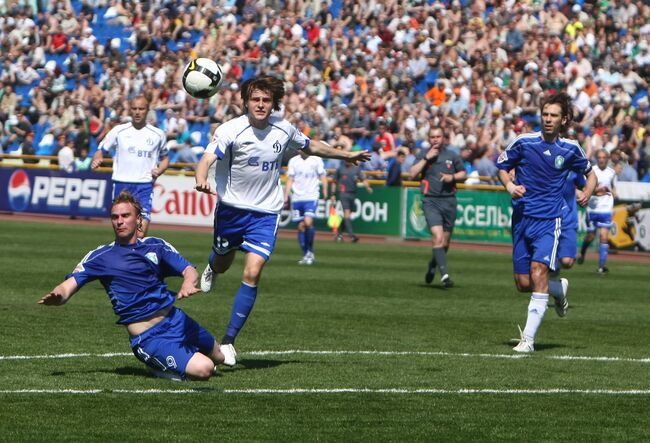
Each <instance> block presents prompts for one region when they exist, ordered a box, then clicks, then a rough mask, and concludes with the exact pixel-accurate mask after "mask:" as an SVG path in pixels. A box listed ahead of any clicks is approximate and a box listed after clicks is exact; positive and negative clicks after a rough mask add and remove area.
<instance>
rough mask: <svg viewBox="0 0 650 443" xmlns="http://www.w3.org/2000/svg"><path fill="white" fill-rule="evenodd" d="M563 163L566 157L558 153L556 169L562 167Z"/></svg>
mask: <svg viewBox="0 0 650 443" xmlns="http://www.w3.org/2000/svg"><path fill="white" fill-rule="evenodd" d="M562 165H564V157H562V156H561V155H558V156H557V157H555V169H562Z"/></svg>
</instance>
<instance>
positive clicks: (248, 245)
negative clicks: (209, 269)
mask: <svg viewBox="0 0 650 443" xmlns="http://www.w3.org/2000/svg"><path fill="white" fill-rule="evenodd" d="M279 221H280V215H279V214H272V213H266V212H257V211H251V210H250V209H240V208H235V207H233V206H228V205H224V204H223V203H220V204H217V208H216V210H215V216H214V239H213V246H212V249H213V250H214V252H215V254H217V255H226V254H228V253H229V252H230V251H232V250H233V249H237V248H238V249H241V250H242V251H246V252H253V253H255V254H257V255H259V256H261V257H262V258H264V260H268V259H269V257H270V256H271V253H272V252H273V249H274V248H275V238H276V236H277V233H278V222H279Z"/></svg>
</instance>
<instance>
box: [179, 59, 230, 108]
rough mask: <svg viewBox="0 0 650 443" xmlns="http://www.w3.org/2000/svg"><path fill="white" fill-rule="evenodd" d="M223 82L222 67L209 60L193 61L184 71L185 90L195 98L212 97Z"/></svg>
mask: <svg viewBox="0 0 650 443" xmlns="http://www.w3.org/2000/svg"><path fill="white" fill-rule="evenodd" d="M221 82H223V71H222V70H221V66H219V64H218V63H217V62H215V61H214V60H210V59H209V58H197V59H196V60H191V61H190V62H189V63H188V64H187V66H185V69H184V70H183V88H185V90H186V91H187V93H188V94H190V95H191V96H192V97H195V98H208V97H212V96H213V95H214V94H216V93H217V91H218V90H219V86H220V85H221Z"/></svg>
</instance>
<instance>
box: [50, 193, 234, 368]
mask: <svg viewBox="0 0 650 443" xmlns="http://www.w3.org/2000/svg"><path fill="white" fill-rule="evenodd" d="M141 214H142V208H141V207H140V203H139V202H138V201H137V200H136V199H135V198H134V197H133V196H132V195H131V194H130V193H129V192H128V191H126V190H124V191H122V192H121V193H120V195H118V196H117V198H116V199H114V200H113V204H112V205H111V223H112V225H113V231H115V241H114V242H112V243H110V244H108V245H104V246H100V247H99V248H97V249H95V250H93V251H90V252H89V253H88V254H87V255H86V256H85V257H84V258H83V260H81V262H80V263H79V264H78V265H77V267H76V268H75V269H74V271H72V272H71V273H70V274H68V275H67V276H66V280H64V281H63V282H62V283H60V284H59V285H58V286H56V287H55V288H54V289H52V290H51V291H50V292H49V293H47V294H45V295H44V296H43V297H42V298H41V299H40V300H39V301H38V303H39V304H42V305H50V306H59V305H63V304H65V303H66V302H67V301H68V300H70V297H72V296H73V295H74V294H75V293H76V292H77V291H78V290H79V289H80V288H81V287H82V286H84V285H85V284H86V283H88V282H91V281H93V280H97V279H99V281H101V283H102V285H103V286H104V288H105V289H106V293H107V294H108V296H109V297H110V299H111V303H112V305H113V311H114V312H115V314H116V315H118V316H119V320H118V321H117V323H118V324H121V325H125V326H126V330H127V331H128V332H129V335H130V336H131V348H132V350H133V353H134V354H135V356H136V357H137V358H138V359H139V360H141V361H142V362H144V363H145V364H146V365H147V366H149V367H150V368H151V370H152V371H153V372H154V373H155V374H156V375H158V376H159V377H164V378H172V379H185V378H191V379H199V380H207V379H208V378H210V376H211V375H212V374H213V372H214V367H215V364H220V363H222V362H223V355H222V354H221V351H220V350H219V345H218V344H217V342H216V340H215V339H214V337H213V336H212V334H210V333H209V332H208V331H207V330H205V329H204V328H203V327H202V326H201V325H199V324H198V323H197V322H195V321H194V320H192V319H191V318H190V317H189V316H188V315H186V314H185V313H184V312H183V311H182V310H181V309H179V308H175V307H174V301H175V299H176V298H178V299H181V298H185V297H189V296H191V295H192V294H195V293H197V292H199V291H200V290H199V288H197V287H196V285H197V283H198V281H199V274H198V272H197V271H196V269H195V268H194V266H193V265H192V264H191V263H190V262H188V261H187V260H186V259H185V258H184V257H183V256H182V255H180V254H179V253H178V251H176V249H174V247H173V246H172V245H170V244H169V243H167V242H166V241H164V240H162V239H160V238H155V237H147V238H145V239H140V238H138V235H137V233H138V230H139V225H140V224H141V223H142V221H143V219H142V215H141ZM169 276H182V277H183V284H182V286H181V289H180V291H178V295H176V294H174V293H173V292H171V291H170V290H169V289H168V288H167V285H166V284H165V282H164V278H166V277H169Z"/></svg>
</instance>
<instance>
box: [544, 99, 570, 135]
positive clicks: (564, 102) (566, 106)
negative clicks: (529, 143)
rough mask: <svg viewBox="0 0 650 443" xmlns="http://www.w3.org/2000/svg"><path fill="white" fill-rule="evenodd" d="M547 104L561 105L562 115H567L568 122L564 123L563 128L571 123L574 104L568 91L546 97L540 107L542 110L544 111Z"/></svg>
mask: <svg viewBox="0 0 650 443" xmlns="http://www.w3.org/2000/svg"><path fill="white" fill-rule="evenodd" d="M546 105H560V108H561V109H562V117H566V124H564V126H563V129H566V128H567V127H568V126H569V125H570V124H571V122H572V121H573V105H572V100H571V97H570V96H569V94H567V93H566V92H557V93H555V94H551V95H549V96H546V97H544V98H543V99H542V103H541V104H540V107H539V110H540V112H543V111H544V108H545V107H546Z"/></svg>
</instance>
